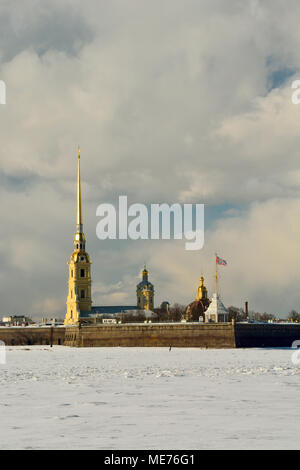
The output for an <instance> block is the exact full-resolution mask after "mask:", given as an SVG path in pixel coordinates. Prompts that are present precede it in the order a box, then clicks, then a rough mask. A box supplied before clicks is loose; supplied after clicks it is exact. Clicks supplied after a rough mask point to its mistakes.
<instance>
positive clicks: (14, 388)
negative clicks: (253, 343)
mask: <svg viewBox="0 0 300 470" xmlns="http://www.w3.org/2000/svg"><path fill="white" fill-rule="evenodd" d="M291 354H292V351H291V350H288V349H277V350H276V349H247V350H246V349H228V350H213V349H172V350H171V351H169V349H168V348H83V349H73V348H66V347H63V346H61V347H58V346H57V347H53V348H50V347H48V346H35V347H9V348H7V363H6V365H1V364H0V410H1V415H0V416H1V419H0V423H1V424H0V448H1V449H31V448H33V449H93V448H97V449H112V450H113V449H213V448H218V449H239V448H242V449H276V448H281V449H295V448H299V432H300V400H299V398H300V368H298V367H297V366H295V365H293V363H292V361H291Z"/></svg>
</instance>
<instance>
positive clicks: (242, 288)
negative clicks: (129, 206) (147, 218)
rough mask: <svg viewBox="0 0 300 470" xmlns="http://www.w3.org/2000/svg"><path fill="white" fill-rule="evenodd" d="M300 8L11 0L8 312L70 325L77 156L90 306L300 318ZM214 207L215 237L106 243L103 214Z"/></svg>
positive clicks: (3, 274)
mask: <svg viewBox="0 0 300 470" xmlns="http://www.w3.org/2000/svg"><path fill="white" fill-rule="evenodd" d="M299 17H300V4H299V2H297V1H296V0H289V2H282V1H279V0H264V1H259V0H249V1H247V2H245V1H242V0H227V1H226V2H224V1H223V0H184V1H183V0H164V1H157V0H153V1H151V2H149V1H147V0H110V1H109V2H108V1H104V0H87V1H86V2H85V3H84V7H83V4H82V2H79V1H78V0H72V1H71V0H59V1H58V0H51V1H45V0H43V1H42V0H23V1H22V2H19V1H15V0H9V1H6V0H2V2H1V5H0V80H3V81H5V83H6V87H7V103H6V105H0V141H1V146H0V193H1V205H0V217H1V232H2V236H1V238H0V256H1V265H0V315H6V314H8V313H10V314H13V313H19V314H30V315H31V316H32V317H33V318H41V317H42V316H46V317H48V318H50V317H53V316H56V317H63V316H64V314H65V310H66V306H65V302H66V295H67V278H68V266H67V262H68V258H69V256H70V254H71V252H72V249H73V235H74V231H75V204H76V170H77V169H76V154H77V146H78V144H80V146H81V156H82V158H81V164H82V193H83V211H84V231H85V234H86V237H87V251H88V252H89V254H90V256H91V260H92V262H93V264H92V280H93V302H94V305H114V304H115V305H116V304H128V305H131V304H134V303H135V300H136V294H135V289H136V284H137V282H138V278H139V275H140V271H141V268H142V267H143V264H144V262H146V263H147V266H148V269H149V273H150V280H151V282H153V284H154V286H155V304H156V305H157V306H159V305H160V303H161V302H162V301H164V300H168V301H169V302H170V303H172V304H173V303H175V302H179V303H182V304H187V303H189V302H191V301H192V300H193V299H194V297H195V294H196V288H197V285H198V283H199V278H200V276H201V275H204V277H205V283H206V285H207V288H208V291H209V295H210V296H211V295H212V293H213V290H214V279H213V276H214V253H215V252H217V253H218V254H219V255H220V256H221V257H222V258H225V259H226V261H227V263H228V265H227V266H226V267H221V268H220V293H221V296H222V300H223V302H224V303H225V305H227V306H229V305H235V306H237V307H241V306H243V304H244V302H245V301H246V300H247V301H248V302H249V308H250V310H255V311H261V312H268V313H273V314H278V315H281V316H284V315H286V314H288V312H289V311H290V310H292V309H296V310H298V311H300V289H299V284H300V250H299V247H300V105H298V106H297V105H295V104H293V103H292V101H291V96H292V89H291V84H292V82H293V81H294V80H297V79H300V30H299ZM119 195H127V196H128V200H129V202H130V203H135V202H138V203H144V204H150V203H162V202H166V203H176V202H179V203H201V204H202V203H203V204H205V221H206V225H205V244H204V247H203V249H202V250H200V251H197V252H188V251H186V250H185V249H184V241H178V240H176V241H174V240H170V241H157V240H153V241H151V240H145V241H131V240H129V241H123V240H122V241H117V240H116V241H112V240H109V241H100V240H99V239H97V237H96V224H97V222H98V218H97V217H96V208H97V206H98V205H99V204H100V203H115V202H116V201H117V199H118V197H119Z"/></svg>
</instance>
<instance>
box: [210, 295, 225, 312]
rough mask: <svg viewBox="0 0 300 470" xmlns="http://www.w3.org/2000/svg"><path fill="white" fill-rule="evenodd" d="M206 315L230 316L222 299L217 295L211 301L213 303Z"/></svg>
mask: <svg viewBox="0 0 300 470" xmlns="http://www.w3.org/2000/svg"><path fill="white" fill-rule="evenodd" d="M205 314H206V315H207V316H209V315H217V314H218V315H226V314H228V310H227V309H226V307H225V306H224V304H223V302H222V301H221V299H220V297H219V296H218V295H217V294H214V295H213V297H212V300H211V303H210V305H209V307H208V309H207V310H206V312H205Z"/></svg>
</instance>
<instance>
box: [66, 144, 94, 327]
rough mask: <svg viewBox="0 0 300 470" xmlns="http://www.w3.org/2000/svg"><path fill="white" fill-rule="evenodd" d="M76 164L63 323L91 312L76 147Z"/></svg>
mask: <svg viewBox="0 0 300 470" xmlns="http://www.w3.org/2000/svg"><path fill="white" fill-rule="evenodd" d="M77 165H78V167H77V208H76V233H75V235H74V241H73V243H74V251H73V253H72V254H71V257H70V261H69V262H68V265H69V282H68V296H67V313H66V317H65V325H70V324H76V323H79V321H80V316H81V314H82V313H84V312H87V313H88V312H91V310H92V293H91V284H92V281H91V261H90V257H89V255H88V253H87V252H86V251H85V236H84V233H83V223H82V207H81V179H80V148H78V163H77Z"/></svg>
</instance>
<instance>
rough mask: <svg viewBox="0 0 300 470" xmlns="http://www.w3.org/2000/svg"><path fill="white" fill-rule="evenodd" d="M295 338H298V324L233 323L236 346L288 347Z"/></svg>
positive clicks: (299, 329)
mask: <svg viewBox="0 0 300 470" xmlns="http://www.w3.org/2000/svg"><path fill="white" fill-rule="evenodd" d="M296 340H300V324H295V323H293V324H286V325H285V324H276V323H266V324H255V323H237V324H236V325H235V342H236V347H237V348H264V347H271V348H276V347H277V348H279V347H286V348H289V347H291V345H292V343H293V341H296Z"/></svg>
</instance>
